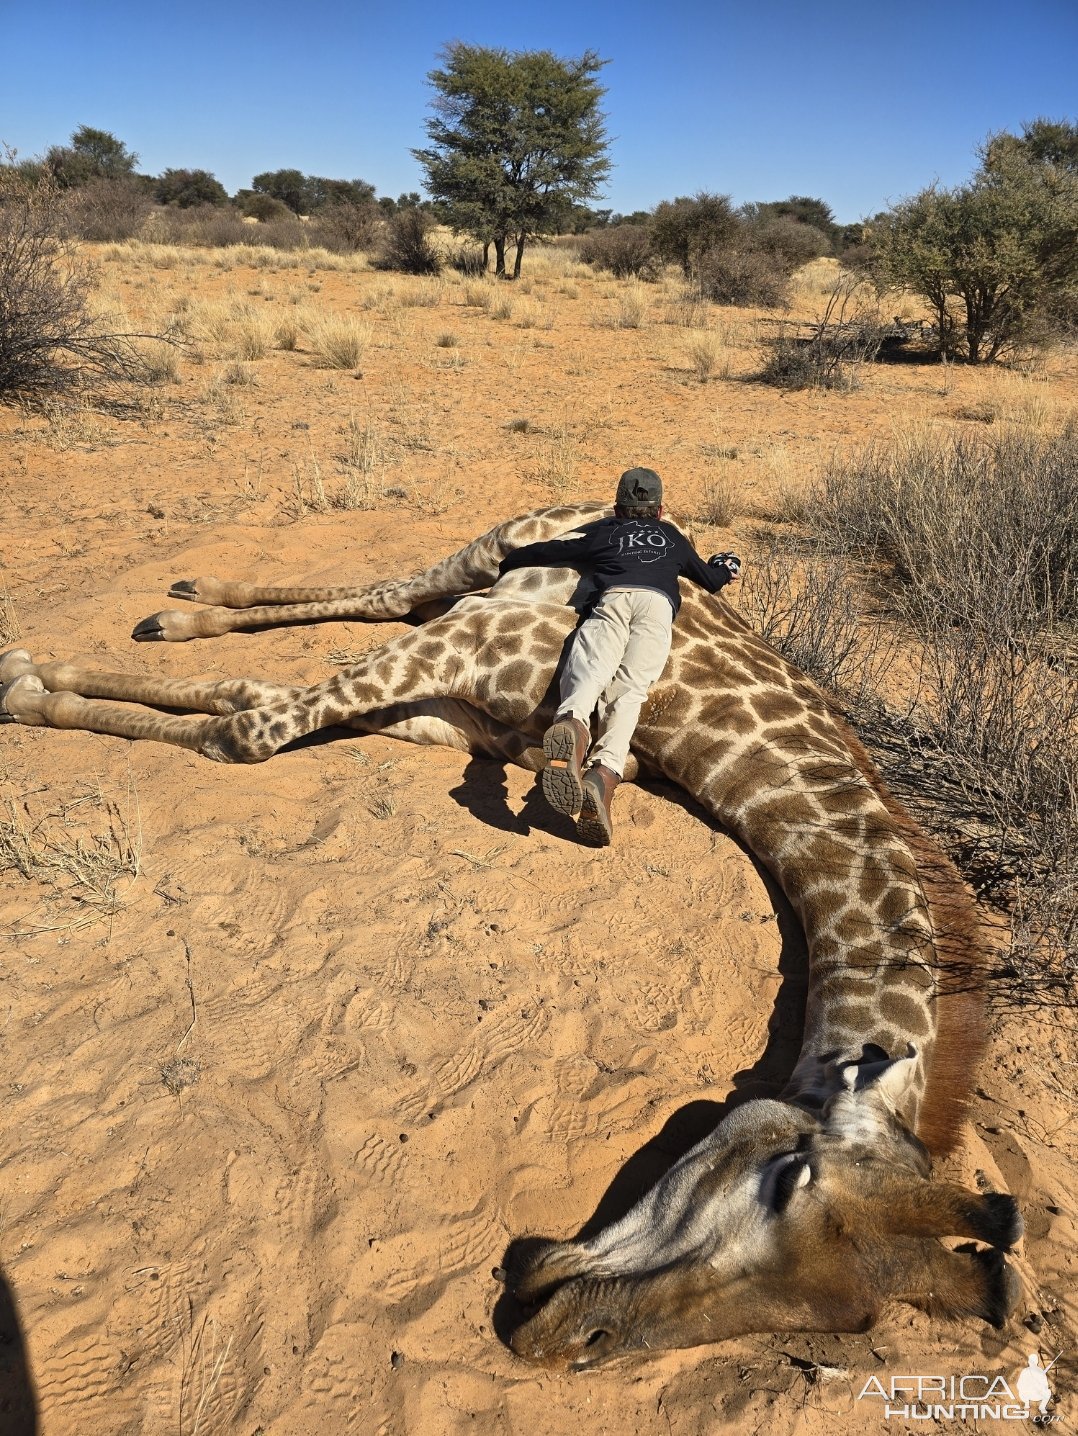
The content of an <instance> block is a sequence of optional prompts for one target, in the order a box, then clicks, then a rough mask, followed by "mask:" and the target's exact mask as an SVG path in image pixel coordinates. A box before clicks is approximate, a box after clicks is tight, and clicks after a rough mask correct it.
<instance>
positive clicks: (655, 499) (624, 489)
mask: <svg viewBox="0 0 1078 1436" xmlns="http://www.w3.org/2000/svg"><path fill="white" fill-rule="evenodd" d="M662 501H663V481H662V479H660V478H659V476H658V474H657V473H656V472H655V470H654V469H626V470H625V472H624V473H623V474H622V476H621V478H620V479H619V480H618V492H617V495H616V496H615V499H614V502H615V504H616V505H617V506H618V508H625V509H628V508H636V507H637V506H638V505H643V504H661V503H662Z"/></svg>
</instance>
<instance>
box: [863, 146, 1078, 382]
mask: <svg viewBox="0 0 1078 1436" xmlns="http://www.w3.org/2000/svg"><path fill="white" fill-rule="evenodd" d="M1076 156H1078V130H1076V128H1075V127H1074V126H1073V125H1068V124H1065V123H1064V124H1056V123H1052V122H1049V121H1044V120H1038V121H1035V122H1034V123H1033V124H1032V125H1029V126H1027V127H1026V130H1025V134H1024V135H1023V137H1022V138H1021V139H1019V138H1016V137H1015V136H1013V135H997V136H995V137H994V138H992V139H990V140H989V141H988V142H987V144H986V145H985V146H983V147H982V150H981V159H982V164H981V168H980V169H979V170H978V171H977V173H976V174H975V175H974V177H973V180H972V181H971V183H970V184H968V185H964V186H961V187H959V188H957V189H941V188H937V187H936V186H932V187H930V188H929V189H926V190H922V191H921V193H920V194H917V195H914V196H913V197H912V198H911V199H908V200H904V201H903V202H902V203H901V204H899V205H897V206H896V207H895V208H894V209H893V210H891V211H890V212H889V213H887V214H886V215H883V216H880V217H879V219H878V220H877V221H875V222H874V223H873V228H872V243H873V247H874V249H875V252H876V262H877V267H878V273H879V275H880V278H881V280H883V281H884V282H886V283H889V284H893V285H901V286H905V287H908V288H910V289H913V290H915V291H916V292H918V293H919V294H922V295H923V296H924V297H925V299H926V300H927V301H928V303H929V304H930V305H931V306H932V308H933V311H934V312H935V316H936V323H937V325H938V326H939V331H940V346H941V350H942V351H943V352H959V353H960V352H961V350H960V349H959V345H960V344H964V347H965V354H964V357H965V358H966V359H968V361H969V363H971V364H978V363H981V362H982V361H985V360H992V359H995V358H996V357H997V355H999V354H1000V353H1001V352H1003V351H1005V350H1006V349H1007V348H1009V347H1011V346H1013V345H1015V344H1016V343H1019V342H1022V341H1024V340H1034V339H1036V338H1037V337H1038V335H1039V334H1043V333H1044V332H1046V331H1048V330H1051V329H1053V328H1059V327H1061V326H1063V325H1066V324H1067V323H1073V322H1074V318H1075V315H1076V314H1078V162H1076ZM956 307H957V308H958V310H959V312H960V313H961V316H962V319H961V322H956V318H955V308H956Z"/></svg>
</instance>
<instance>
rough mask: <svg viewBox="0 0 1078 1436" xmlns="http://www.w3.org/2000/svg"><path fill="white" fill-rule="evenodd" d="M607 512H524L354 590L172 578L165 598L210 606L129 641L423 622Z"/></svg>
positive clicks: (141, 630)
mask: <svg viewBox="0 0 1078 1436" xmlns="http://www.w3.org/2000/svg"><path fill="white" fill-rule="evenodd" d="M606 511H607V510H606V509H605V506H604V505H602V504H594V503H589V504H579V505H576V506H574V507H569V506H561V507H559V508H554V509H542V510H536V511H535V512H534V513H530V514H523V515H521V516H520V517H519V518H514V519H509V520H508V521H507V522H506V523H503V524H498V525H497V527H495V528H493V529H491V530H490V531H489V532H488V533H485V534H483V535H482V536H481V537H480V538H477V539H475V540H474V542H472V543H470V544H468V545H467V547H465V548H463V549H461V550H460V551H459V552H458V553H455V554H451V555H450V556H449V557H448V558H445V559H443V560H442V561H441V562H440V563H437V564H435V565H434V566H433V567H432V568H428V569H424V570H423V571H422V572H420V573H416V574H412V576H411V577H410V578H404V579H397V578H394V579H386V580H383V581H381V582H378V583H372V584H367V585H364V586H361V587H356V588H311V587H306V588H268V587H265V586H263V585H260V584H254V583H242V582H237V581H234V580H230V579H220V578H213V577H212V576H209V575H206V576H204V577H202V578H185V579H177V580H176V581H175V582H174V583H173V584H172V586H171V587H170V588H169V597H170V598H182V599H186V600H188V601H190V602H193V603H201V604H207V605H209V606H208V607H207V608H205V609H203V610H202V611H201V612H198V611H194V612H192V611H189V610H188V611H181V610H179V609H162V610H161V611H160V612H159V613H154V614H151V615H150V617H149V618H144V619H143V620H142V622H141V623H139V624H137V625H136V627H135V630H134V633H133V634H132V637H133V638H134V639H135V640H136V641H137V642H140V643H153V642H161V643H184V642H186V641H187V640H188V639H191V638H216V637H219V636H220V635H221V634H225V633H233V632H236V631H238V630H241V629H250V628H264V627H267V626H269V625H274V624H281V623H313V622H319V621H323V620H326V619H334V618H336V619H364V618H365V619H387V618H406V617H408V616H409V615H411V614H416V613H419V614H421V615H422V616H423V617H425V616H426V612H425V610H426V611H427V612H429V606H430V605H432V604H434V605H437V604H440V603H443V602H444V601H445V600H447V599H452V598H458V597H460V596H461V595H463V594H467V593H476V592H477V591H479V590H481V589H484V588H489V587H490V586H491V585H492V584H494V583H496V582H497V580H498V565H499V563H500V562H501V560H502V559H503V558H504V557H505V555H506V554H507V553H509V551H510V550H511V549H514V548H517V547H519V546H520V545H521V544H525V543H533V542H535V541H536V540H538V539H544V538H553V537H555V536H557V535H558V534H564V533H567V532H571V531H572V530H574V529H575V528H577V527H579V525H580V524H581V523H587V522H589V521H591V520H594V519H596V518H598V517H599V516H600V515H601V514H603V513H605V512H606ZM537 582H539V581H537ZM541 582H543V583H545V584H547V585H550V586H552V588H555V587H556V588H559V589H564V590H565V592H564V594H563V595H562V598H561V599H560V600H559V601H564V600H565V598H566V597H567V596H568V594H569V593H571V592H572V587H573V585H572V583H569V584H566V582H565V581H564V579H559V578H557V577H556V576H555V574H554V572H553V571H548V572H546V573H545V575H544V579H543V580H541Z"/></svg>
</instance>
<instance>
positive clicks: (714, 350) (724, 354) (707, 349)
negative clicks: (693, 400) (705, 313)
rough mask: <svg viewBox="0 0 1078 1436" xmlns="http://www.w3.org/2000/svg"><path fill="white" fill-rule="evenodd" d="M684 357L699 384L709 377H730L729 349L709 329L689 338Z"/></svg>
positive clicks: (706, 380) (721, 339)
mask: <svg viewBox="0 0 1078 1436" xmlns="http://www.w3.org/2000/svg"><path fill="white" fill-rule="evenodd" d="M685 357H686V359H687V360H688V362H689V367H690V368H691V369H692V371H693V373H694V374H695V375H696V377H697V379H699V381H700V383H701V384H706V383H707V382H708V380H709V379H728V378H729V377H730V369H731V362H732V361H731V356H730V351H729V349H728V348H727V346H726V344H725V342H724V340H723V338H722V337H721V336H720V335H719V334H716V333H715V332H714V331H712V330H710V329H706V330H704V331H703V332H702V333H700V334H698V335H696V336H695V338H693V339H690V340H689V342H688V343H687V344H686V346H685Z"/></svg>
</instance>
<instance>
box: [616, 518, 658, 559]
mask: <svg viewBox="0 0 1078 1436" xmlns="http://www.w3.org/2000/svg"><path fill="white" fill-rule="evenodd" d="M610 542H611V543H612V544H614V545H615V547H616V548H617V551H618V553H619V554H621V555H622V557H623V558H638V559H640V560H641V562H642V563H654V562H655V561H656V559H660V558H664V557H665V556H666V554H667V552H668V550H669V549H670V548H672V546H673V545H672V544H671V542H670V538H669V535H668V534H666V533H664V532H663V530H662V529H661V528H660V527H659V525H658V524H648V523H641V522H640V521H639V520H637V521H634V522H630V523H627V524H620V525H619V526H618V527H617V528H616V529H615V530H614V532H613V533H612V534H611V535H610Z"/></svg>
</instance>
